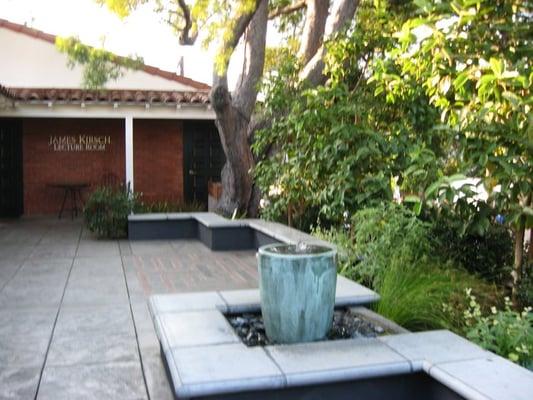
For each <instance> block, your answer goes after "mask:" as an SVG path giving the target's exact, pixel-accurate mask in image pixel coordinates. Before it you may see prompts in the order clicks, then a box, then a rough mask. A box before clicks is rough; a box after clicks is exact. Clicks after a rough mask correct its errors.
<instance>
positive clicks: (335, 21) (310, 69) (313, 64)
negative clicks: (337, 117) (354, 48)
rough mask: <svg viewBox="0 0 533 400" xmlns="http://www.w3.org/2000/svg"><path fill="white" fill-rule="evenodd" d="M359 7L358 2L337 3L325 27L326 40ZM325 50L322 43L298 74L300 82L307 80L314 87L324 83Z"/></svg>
mask: <svg viewBox="0 0 533 400" xmlns="http://www.w3.org/2000/svg"><path fill="white" fill-rule="evenodd" d="M358 5H359V1H358V0H343V1H341V2H340V3H338V6H337V7H336V9H335V11H334V12H333V14H332V17H330V18H332V20H331V21H328V22H330V23H329V24H328V26H327V30H326V40H328V39H330V38H331V37H332V36H333V35H334V34H335V33H337V32H338V31H339V30H341V29H342V28H343V27H344V26H346V24H347V23H348V22H349V21H350V20H351V19H352V18H353V17H354V15H355V11H356V10H357V7H358ZM325 55H326V48H325V47H324V43H322V44H321V46H320V47H319V48H318V49H317V51H316V53H315V54H314V55H313V56H312V57H311V58H310V59H309V60H308V62H307V64H306V65H305V67H304V68H303V69H302V71H301V73H300V79H301V80H307V81H308V82H309V83H310V84H311V85H313V86H316V85H319V84H321V83H324V79H325V78H324V75H323V71H324V56H325Z"/></svg>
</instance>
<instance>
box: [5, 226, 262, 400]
mask: <svg viewBox="0 0 533 400" xmlns="http://www.w3.org/2000/svg"><path fill="white" fill-rule="evenodd" d="M254 287H257V271H256V262H255V254H254V252H253V251H237V252H212V251H211V250H209V249H208V248H207V247H205V246H204V245H203V244H202V243H200V242H198V241H184V240H180V241H149V242H147V241H135V242H130V241H128V240H118V241H114V240H106V241H103V240H96V239H94V238H93V237H92V236H91V235H90V233H89V232H88V231H87V230H86V229H84V228H83V227H82V223H81V221H78V220H75V221H70V220H66V219H61V220H57V219H54V218H50V219H32V218H27V219H21V220H17V221H13V222H0V399H34V398H36V399H54V400H55V399H57V400H60V399H73V398H75V399H107V398H109V399H111V398H124V399H132V400H133V399H171V398H172V395H171V391H170V387H169V383H168V380H167V378H166V375H165V370H164V367H163V365H162V362H161V358H160V354H159V342H158V339H157V337H156V335H155V332H154V328H153V324H152V321H151V319H150V315H149V311H148V307H147V302H146V300H147V298H148V297H149V296H150V295H152V294H158V293H178V292H190V291H208V290H224V289H226V290H233V289H247V288H254Z"/></svg>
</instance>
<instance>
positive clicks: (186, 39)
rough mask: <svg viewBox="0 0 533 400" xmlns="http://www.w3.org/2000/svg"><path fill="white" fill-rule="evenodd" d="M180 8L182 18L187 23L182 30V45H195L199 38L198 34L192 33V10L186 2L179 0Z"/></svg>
mask: <svg viewBox="0 0 533 400" xmlns="http://www.w3.org/2000/svg"><path fill="white" fill-rule="evenodd" d="M178 6H179V7H180V8H181V12H182V16H183V19H184V21H185V24H184V26H183V28H182V29H181V30H180V31H181V32H180V37H179V39H180V44H181V45H189V46H190V45H193V44H194V42H195V41H196V38H197V37H198V32H191V30H192V17H191V10H190V8H189V6H188V5H187V3H186V2H185V0H178Z"/></svg>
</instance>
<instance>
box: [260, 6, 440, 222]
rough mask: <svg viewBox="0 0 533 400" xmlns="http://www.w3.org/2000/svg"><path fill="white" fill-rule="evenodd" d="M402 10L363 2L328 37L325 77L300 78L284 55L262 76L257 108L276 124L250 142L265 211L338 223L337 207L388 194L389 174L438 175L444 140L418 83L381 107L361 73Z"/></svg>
mask: <svg viewBox="0 0 533 400" xmlns="http://www.w3.org/2000/svg"><path fill="white" fill-rule="evenodd" d="M399 9H401V11H398V10H397V9H395V8H393V7H391V6H388V5H387V3H386V2H369V1H363V2H362V3H361V5H360V6H359V8H358V13H357V17H356V22H355V24H354V26H352V27H351V28H350V29H349V30H348V31H347V32H344V33H341V34H339V35H338V36H337V37H335V38H334V39H333V40H332V41H331V42H330V43H328V45H327V46H328V52H327V57H326V60H325V61H326V73H327V76H328V78H329V79H328V82H327V84H326V85H324V86H320V87H316V88H308V87H306V85H305V82H304V83H301V82H299V80H298V76H297V72H298V68H299V66H298V63H297V61H296V60H295V59H293V58H290V57H289V56H288V57H286V58H285V59H284V60H283V61H284V64H282V65H281V66H280V67H279V69H277V70H274V71H273V73H271V74H270V75H269V76H267V79H266V81H265V84H264V92H265V93H266V101H265V107H264V112H265V116H266V117H267V118H269V119H271V120H272V121H273V123H272V125H271V126H270V127H269V128H268V129H265V130H263V131H261V132H259V133H258V134H257V135H256V137H255V143H254V145H253V150H254V153H255V154H256V156H257V157H259V162H258V163H257V165H256V168H255V170H254V176H255V182H256V184H257V185H258V186H259V187H260V188H261V190H262V193H263V195H264V198H265V200H266V201H265V202H264V204H265V205H266V206H265V207H264V208H263V210H262V215H263V216H264V217H265V218H269V219H278V220H282V219H285V218H287V219H289V220H290V222H291V223H292V224H294V225H297V226H301V227H304V228H306V229H308V228H309V225H308V226H307V227H305V224H302V223H299V222H298V220H305V221H309V224H311V225H316V223H317V221H316V220H317V219H318V218H320V220H321V222H322V223H323V224H324V223H325V224H330V223H331V224H336V223H340V222H341V216H342V215H343V213H344V211H348V212H349V213H354V212H356V211H357V210H358V209H360V208H362V207H366V206H369V205H376V204H379V203H380V202H382V201H384V200H385V201H386V200H390V199H391V198H392V190H391V181H392V178H393V177H395V176H399V177H400V181H401V182H400V183H401V184H402V185H405V187H409V190H416V189H414V188H415V187H418V186H421V185H423V184H426V183H427V182H432V181H433V180H434V179H436V177H437V176H439V173H440V172H439V171H440V170H441V169H442V168H443V163H442V162H441V161H440V159H438V157H437V156H436V155H440V154H444V151H442V150H441V149H442V148H443V147H444V146H445V144H444V143H443V141H442V140H441V137H443V135H442V132H441V131H439V130H434V129H432V128H433V126H434V125H435V121H436V118H437V113H436V112H435V110H434V107H433V106H430V105H428V100H427V97H426V95H425V93H424V92H423V90H419V91H418V92H416V93H413V94H412V95H411V96H410V97H409V98H406V99H405V101H403V102H402V103H401V104H395V105H394V106H393V107H387V106H386V103H385V97H384V96H381V97H380V96H377V97H376V96H375V95H374V91H375V86H374V84H373V83H370V82H369V81H368V77H369V76H370V69H371V68H372V60H373V58H374V57H377V56H379V55H380V54H383V53H384V51H385V49H386V48H388V46H389V44H390V42H391V39H390V38H388V37H387V36H386V35H384V34H383V32H393V31H395V30H396V29H397V28H399V26H401V23H402V21H403V20H404V19H405V18H406V14H408V12H409V10H410V7H405V8H401V7H399ZM288 53H289V54H290V51H288ZM428 148H430V149H432V151H431V152H429V154H430V155H431V157H430V158H428V157H427V156H426V154H427V153H428V152H427V151H426V149H428ZM265 154H268V155H269V156H268V157H264V155H265ZM411 166H416V168H414V167H413V168H412V169H411V170H409V171H407V173H405V174H404V173H403V172H404V171H406V170H407V169H408V168H409V167H411ZM313 218H314V219H315V221H313V220H312V219H313Z"/></svg>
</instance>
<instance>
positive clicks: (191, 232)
mask: <svg viewBox="0 0 533 400" xmlns="http://www.w3.org/2000/svg"><path fill="white" fill-rule="evenodd" d="M197 230H198V227H197V223H196V221H195V220H193V219H185V220H177V221H172V220H161V221H129V222H128V237H129V239H130V240H154V239H195V238H196V237H197V235H198V233H197Z"/></svg>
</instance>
